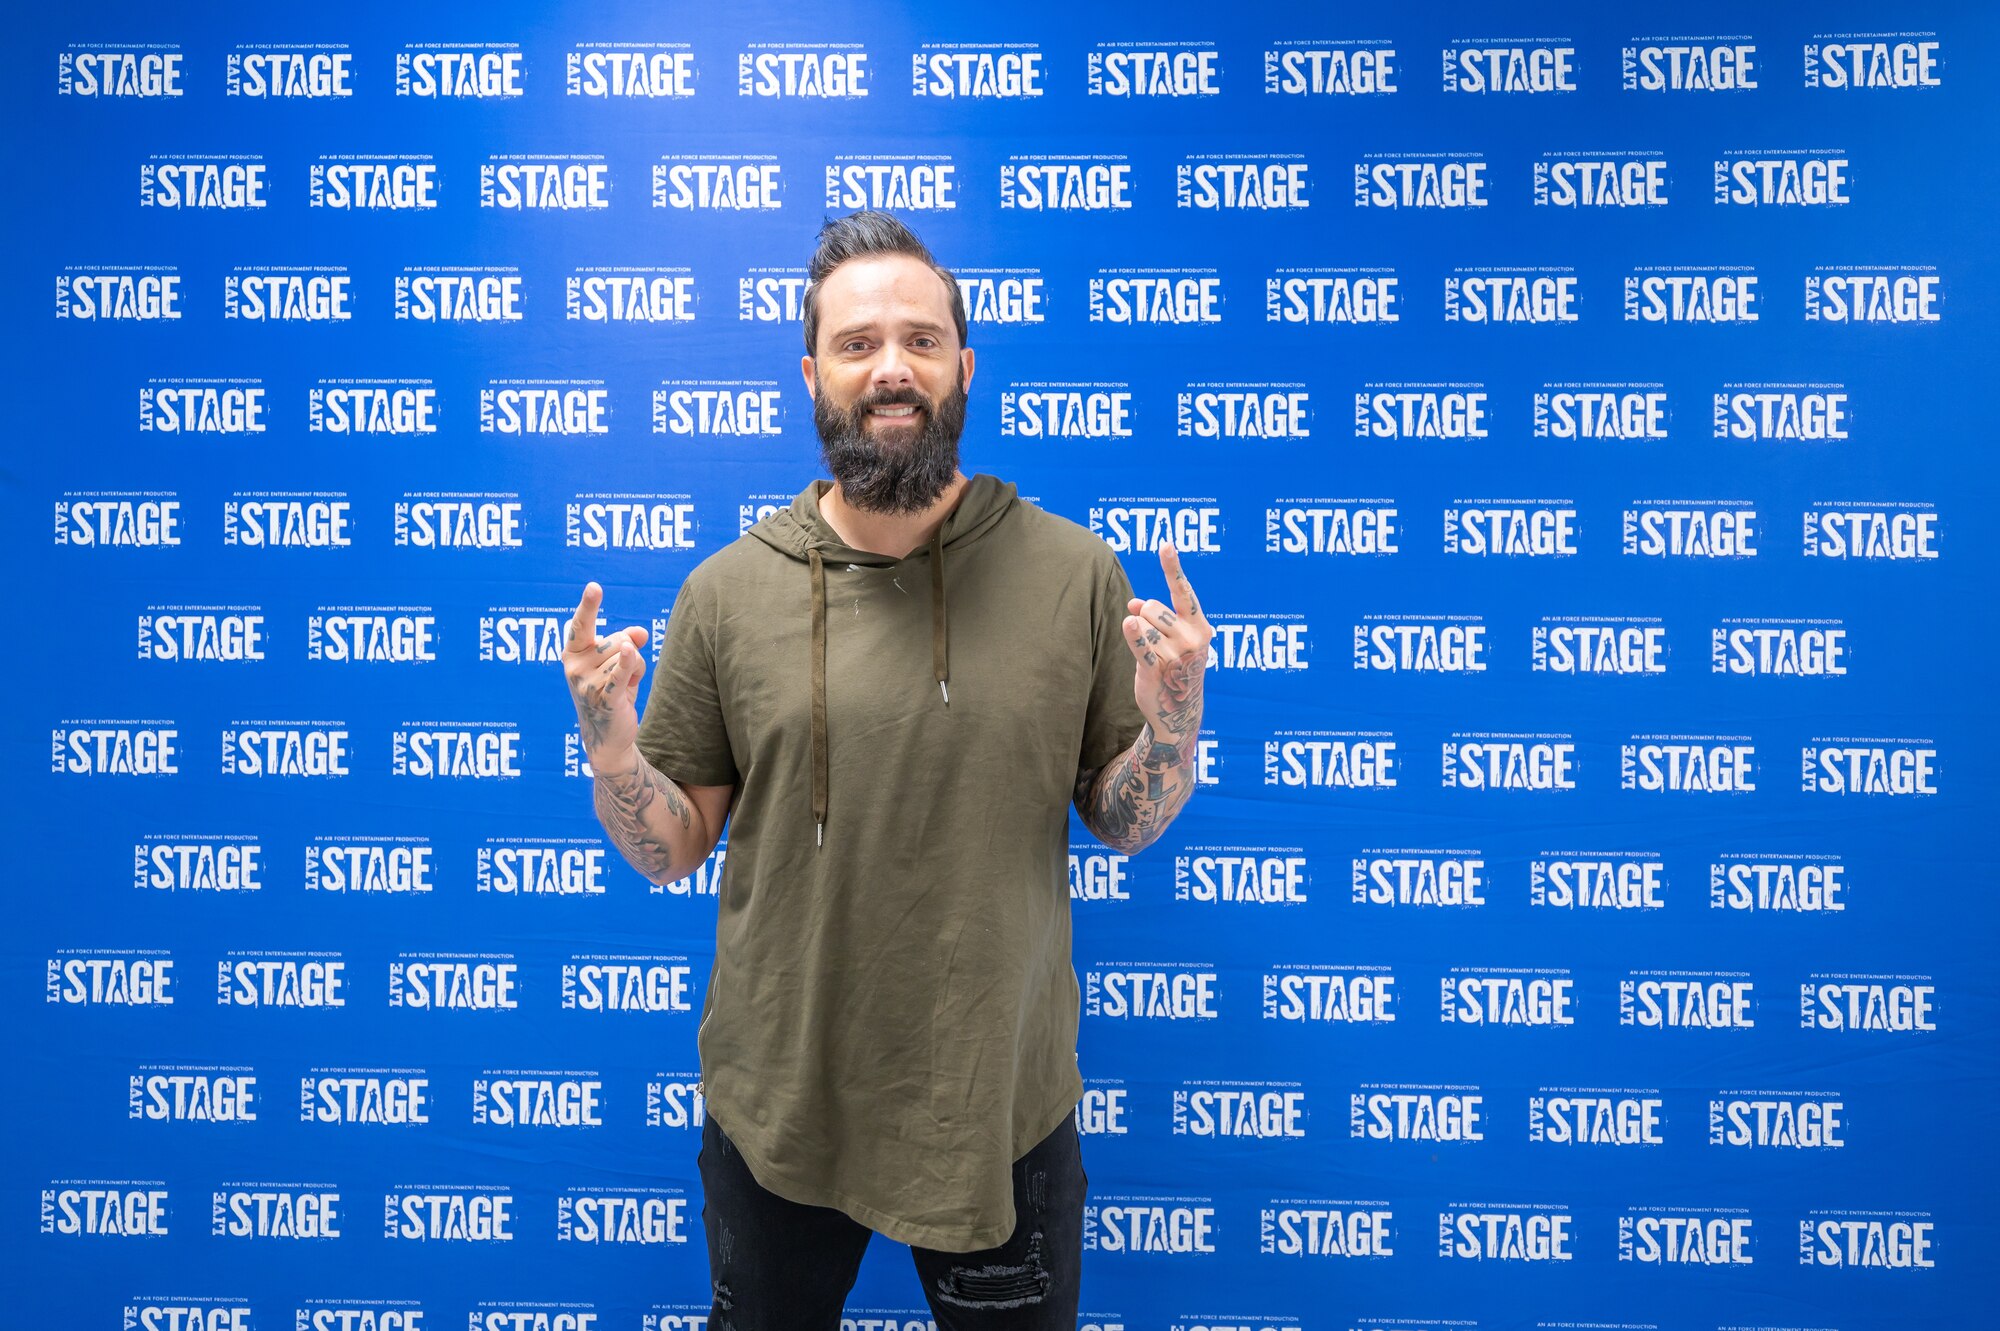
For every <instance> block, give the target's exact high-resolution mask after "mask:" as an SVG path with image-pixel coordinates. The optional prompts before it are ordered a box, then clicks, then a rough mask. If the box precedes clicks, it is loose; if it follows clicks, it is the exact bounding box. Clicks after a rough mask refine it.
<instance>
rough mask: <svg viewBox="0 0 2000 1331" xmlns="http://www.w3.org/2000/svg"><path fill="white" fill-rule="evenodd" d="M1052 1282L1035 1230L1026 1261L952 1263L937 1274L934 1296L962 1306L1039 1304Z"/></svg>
mask: <svg viewBox="0 0 2000 1331" xmlns="http://www.w3.org/2000/svg"><path fill="white" fill-rule="evenodd" d="M1054 1283H1055V1277H1054V1276H1053V1275H1051V1274H1049V1270H1048V1268H1047V1267H1046V1266H1044V1265H1043V1264H1042V1232H1041V1231H1040V1230H1036V1231H1035V1233H1034V1236H1033V1237H1032V1238H1031V1239H1029V1240H1028V1252H1027V1259H1026V1260H1025V1261H1023V1262H1020V1263H1019V1264H1014V1263H1009V1262H989V1263H987V1264H986V1265H984V1266H954V1267H952V1268H951V1269H950V1270H949V1271H946V1272H945V1273H944V1274H943V1275H941V1276H939V1277H938V1282H937V1296H938V1298H939V1299H941V1300H943V1301H944V1302H946V1303H952V1304H956V1305H958V1306H959V1307H962V1308H1023V1307H1027V1306H1028V1305H1030V1304H1035V1303H1040V1302H1041V1301H1042V1299H1043V1298H1044V1297H1045V1296H1046V1295H1047V1294H1048V1292H1049V1287H1050V1286H1051V1285H1053V1284H1054Z"/></svg>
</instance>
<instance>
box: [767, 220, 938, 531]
mask: <svg viewBox="0 0 2000 1331" xmlns="http://www.w3.org/2000/svg"><path fill="white" fill-rule="evenodd" d="M817 301H818V305H819V345H818V347H817V348H815V351H816V352H817V354H816V355H812V356H807V357H806V358H805V359H804V361H803V362H802V363H801V367H800V368H801V369H802V370H803V371H804V374H805V379H806V386H807V389H808V390H809V391H810V392H811V393H812V396H813V424H814V425H815V426H816V427H817V428H818V430H819V438H820V451H821V454H822V455H823V456H824V458H825V459H826V464H827V467H828V470H830V471H831V472H832V473H833V478H834V480H836V481H838V482H839V483H840V492H841V496H842V498H844V499H845V500H846V501H847V502H848V503H850V504H852V505H853V506H854V507H856V508H859V509H868V510H873V511H875V512H881V513H913V512H917V511H919V510H921V509H924V508H927V507H929V506H930V505H931V504H932V503H933V502H935V501H936V500H937V498H938V496H939V495H941V494H943V493H944V491H945V488H946V487H947V486H949V485H950V484H951V482H952V480H953V478H954V477H955V476H957V474H958V437H959V434H960V433H961V432H962V431H963V430H964V428H965V401H966V394H965V390H966V387H967V385H969V384H970V383H971V381H972V352H971V351H970V350H969V349H965V348H961V347H959V346H958V334H957V331H956V328H955V327H954V324H953V320H952V305H951V292H950V290H949V288H947V287H946V285H945V283H944V279H942V278H940V277H939V276H938V275H937V274H936V273H935V272H933V271H931V269H930V267H929V266H928V265H926V264H924V263H922V262H919V261H918V260H916V259H913V258H911V257H909V256H908V255H903V254H891V255H880V256H875V257H871V258H866V259H851V260H849V261H848V262H846V263H844V264H842V265H840V267H838V268H836V269H834V270H833V271H832V272H831V273H829V274H827V276H826V278H825V279H824V280H823V281H822V282H821V284H820V289H819V293H818V296H817Z"/></svg>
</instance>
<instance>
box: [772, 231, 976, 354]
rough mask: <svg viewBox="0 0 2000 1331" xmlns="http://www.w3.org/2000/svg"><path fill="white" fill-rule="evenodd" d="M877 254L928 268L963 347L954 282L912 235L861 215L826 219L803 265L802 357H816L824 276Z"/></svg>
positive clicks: (961, 309) (960, 300)
mask: <svg viewBox="0 0 2000 1331" xmlns="http://www.w3.org/2000/svg"><path fill="white" fill-rule="evenodd" d="M877 254H907V255H909V256H910V257H911V258H913V259H917V260H920V261H922V262H923V263H925V264H927V265H929V266H930V270H931V271H932V272H934V273H936V274H937V275H938V276H939V277H940V278H942V279H943V280H944V284H945V286H946V288H948V289H949V290H950V292H951V317H952V321H953V322H954V323H955V324H956V325H957V326H958V345H959V347H960V348H961V349H963V348H964V346H965V296H964V293H962V292H961V291H960V290H959V289H958V279H957V278H955V277H953V276H952V275H951V273H950V272H949V271H948V270H946V269H945V268H943V267H942V266H940V265H939V263H938V261H937V260H936V259H933V258H932V257H931V252H930V251H929V250H928V249H926V248H925V247H924V242H922V241H921V240H918V239H917V235H916V232H914V231H912V230H910V228H908V227H907V226H904V225H903V224H902V223H901V222H899V221H897V220H896V219H895V218H894V217H891V216H890V215H889V214H888V213H879V212H871V211H867V210H864V211H861V212H857V213H849V214H848V215H847V216H845V217H829V218H827V219H826V221H825V222H824V223H822V224H821V226H820V229H819V243H818V245H817V247H816V248H815V249H814V250H813V256H812V261H811V262H810V263H808V264H807V265H806V294H805V301H804V315H805V334H806V354H807V355H808V356H815V357H816V356H818V355H819V287H820V283H821V282H822V281H824V280H825V278H826V275H827V274H828V273H830V272H832V271H833V270H834V269H836V268H838V267H840V265H842V264H844V263H846V262H847V261H848V260H849V259H865V258H868V257H870V256H872V255H877Z"/></svg>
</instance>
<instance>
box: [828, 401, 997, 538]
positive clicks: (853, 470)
mask: <svg viewBox="0 0 2000 1331" xmlns="http://www.w3.org/2000/svg"><path fill="white" fill-rule="evenodd" d="M906 405H907V406H914V407H916V408H917V412H918V414H917V415H916V416H915V417H914V418H913V419H914V420H915V421H916V422H918V423H917V424H916V426H915V427H914V428H913V427H911V426H909V425H887V426H884V425H881V424H878V425H877V426H876V427H875V428H876V429H877V430H886V431H887V432H888V433H889V435H890V437H889V438H888V439H887V440H886V441H882V440H878V439H877V438H874V437H871V436H870V435H869V433H868V412H869V411H870V410H871V409H873V408H875V407H893V406H906ZM813 424H814V425H815V426H816V427H817V428H818V430H819V446H820V456H821V457H823V458H824V459H825V460H826V465H827V470H828V471H830V472H832V473H833V479H834V480H835V481H837V482H839V483H840V497H841V498H842V499H843V500H845V501H846V502H847V503H849V504H851V505H853V506H854V507H855V508H858V509H865V510H867V511H868V512H871V513H889V514H901V513H918V512H922V511H923V510H924V509H926V508H929V507H930V506H931V505H932V504H934V503H936V502H937V500H938V497H939V496H941V495H942V494H944V492H945V489H946V487H948V486H949V485H950V484H951V483H952V480H953V478H954V477H956V476H957V475H958V436H959V434H960V433H961V432H962V431H963V430H964V429H965V379H964V376H963V374H961V375H960V376H959V380H958V382H957V383H954V384H953V385H952V387H951V391H950V392H948V393H946V394H945V396H944V400H943V401H942V402H932V401H931V400H930V399H929V398H927V397H925V396H924V395H923V394H922V393H920V392H918V391H917V390H916V389H914V388H906V389H891V390H887V391H884V392H878V393H864V394H862V395H861V396H860V397H858V398H856V399H855V400H854V402H853V404H852V405H850V406H849V407H847V408H846V409H845V410H842V409H840V408H838V407H835V406H832V405H831V404H830V403H828V401H827V395H826V393H825V391H824V390H823V389H822V390H821V391H819V392H817V393H815V394H813Z"/></svg>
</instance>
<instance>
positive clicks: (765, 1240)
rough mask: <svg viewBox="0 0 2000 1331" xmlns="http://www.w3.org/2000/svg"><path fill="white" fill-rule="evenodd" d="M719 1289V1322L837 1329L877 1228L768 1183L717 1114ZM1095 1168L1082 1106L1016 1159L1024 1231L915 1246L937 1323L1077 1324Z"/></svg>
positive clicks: (710, 1222) (710, 1129)
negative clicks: (954, 1246)
mask: <svg viewBox="0 0 2000 1331" xmlns="http://www.w3.org/2000/svg"><path fill="white" fill-rule="evenodd" d="M697 1161H698V1163H699V1166H700V1169H701V1184H702V1191H703V1193H704V1197H703V1201H702V1207H701V1220H702V1228H703V1229H704V1230H706V1231H707V1233H708V1272H709V1278H710V1282H711V1285H712V1287H713V1289H714V1297H715V1301H714V1305H713V1306H712V1307H711V1308H710V1310H709V1323H708V1325H709V1331H838V1328H839V1326H840V1317H841V1313H842V1311H843V1310H844V1309H845V1307H846V1305H847V1293H848V1291H849V1290H851V1289H853V1288H854V1280H855V1277H856V1276H857V1275H859V1274H860V1271H861V1258H862V1254H864V1253H865V1252H866V1251H867V1250H868V1241H869V1240H870V1239H871V1238H873V1237H874V1236H875V1231H874V1230H872V1229H869V1228H868V1227H867V1226H866V1225H863V1224H862V1223H860V1222H859V1221H857V1220H855V1219H854V1218H853V1217H851V1216H849V1215H847V1214H846V1213H845V1212H842V1211H837V1210H835V1209H833V1208H832V1207H828V1206H802V1205H800V1204H799V1203H797V1202H794V1201H788V1200H786V1199H785V1198H783V1197H780V1196H778V1195H777V1194H776V1193H773V1192H770V1191H768V1190H767V1189H766V1188H764V1187H763V1185H761V1184H760V1183H758V1182H757V1180H756V1178H754V1177H753V1176H752V1175H751V1173H750V1167H749V1166H748V1165H746V1164H744V1162H743V1156H742V1153H741V1152H739V1151H738V1150H737V1149H736V1146H735V1143H733V1142H731V1141H730V1140H729V1138H728V1137H727V1136H726V1135H725V1134H724V1133H723V1131H722V1129H721V1128H720V1127H719V1126H718V1125H717V1124H716V1121H715V1120H714V1119H713V1118H710V1119H707V1120H705V1121H704V1122H703V1124H702V1129H701V1152H700V1154H699V1156H698V1157H697ZM1089 1181H1090V1180H1089V1177H1088V1176H1087V1175H1086V1174H1085V1173H1084V1172H1083V1153H1082V1150H1081V1144H1080V1143H1079V1142H1078V1140H1077V1134H1076V1116H1075V1115H1074V1114H1068V1115H1065V1116H1064V1117H1063V1121H1062V1122H1061V1123H1060V1124H1058V1125H1057V1126H1056V1129H1055V1131H1054V1132H1051V1133H1050V1134H1049V1135H1048V1136H1047V1137H1045V1138H1043V1139H1042V1141H1041V1142H1040V1143H1039V1144H1038V1145H1036V1146H1035V1148H1034V1149H1033V1150H1031V1151H1029V1152H1028V1154H1026V1155H1025V1156H1023V1157H1021V1158H1020V1159H1019V1160H1016V1161H1015V1162H1014V1215H1015V1225H1014V1233H1013V1234H1012V1235H1011V1236H1010V1237H1009V1238H1008V1240H1007V1241H1006V1242H1005V1243H1003V1244H1001V1245H1000V1246H999V1247H997V1248H986V1249H983V1250H981V1251H979V1252H939V1251H937V1250H935V1249H932V1248H919V1247H915V1246H912V1247H911V1249H910V1255H911V1256H912V1257H914V1258H915V1259H916V1265H917V1276H918V1278H919V1279H920V1280H921V1281H922V1282H923V1287H924V1297H925V1298H926V1299H927V1300H929V1302H930V1305H931V1314H932V1316H933V1317H935V1318H936V1320H937V1325H938V1331H1002V1328H1004V1329H1005V1331H1055V1329H1056V1328H1060V1329H1061V1331H1075V1328H1076V1311H1077V1295H1078V1291H1079V1279H1078V1277H1079V1276H1080V1275H1081V1273H1082V1268H1083V1198H1084V1190H1085V1187H1086V1185H1087V1184H1088V1183H1089Z"/></svg>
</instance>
